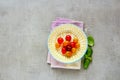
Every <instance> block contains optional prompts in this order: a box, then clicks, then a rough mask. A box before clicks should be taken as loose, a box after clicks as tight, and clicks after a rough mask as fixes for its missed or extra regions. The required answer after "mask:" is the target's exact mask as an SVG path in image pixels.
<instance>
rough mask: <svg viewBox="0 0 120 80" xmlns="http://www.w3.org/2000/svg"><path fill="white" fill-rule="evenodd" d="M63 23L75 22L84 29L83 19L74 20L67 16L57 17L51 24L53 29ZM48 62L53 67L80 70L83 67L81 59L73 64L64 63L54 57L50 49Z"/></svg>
mask: <svg viewBox="0 0 120 80" xmlns="http://www.w3.org/2000/svg"><path fill="white" fill-rule="evenodd" d="M61 24H74V25H76V26H78V27H79V28H81V29H82V30H83V22H82V21H74V20H70V19H65V18H57V19H56V20H55V21H53V22H52V25H51V29H52V30H53V29H54V28H55V27H57V26H59V25H61ZM47 63H49V64H50V65H51V68H64V69H78V70H79V69H80V68H81V61H78V62H75V63H72V64H64V63H61V62H58V61H56V60H55V59H53V57H52V56H51V55H50V52H49V51H48V57H47Z"/></svg>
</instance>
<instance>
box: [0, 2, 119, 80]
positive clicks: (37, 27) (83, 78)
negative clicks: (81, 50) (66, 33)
mask: <svg viewBox="0 0 120 80" xmlns="http://www.w3.org/2000/svg"><path fill="white" fill-rule="evenodd" d="M57 17H64V18H70V19H74V20H82V21H84V22H85V27H87V28H88V30H89V34H91V35H93V36H94V38H95V46H94V48H93V49H94V54H93V62H92V64H91V65H90V67H89V69H88V70H84V69H83V68H82V69H81V70H80V71H75V70H64V69H51V68H50V67H49V65H48V64H47V63H46V57H47V37H48V35H49V32H50V25H51V22H52V21H53V20H55V18H57ZM42 79H44V80H120V0H0V80H42Z"/></svg>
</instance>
